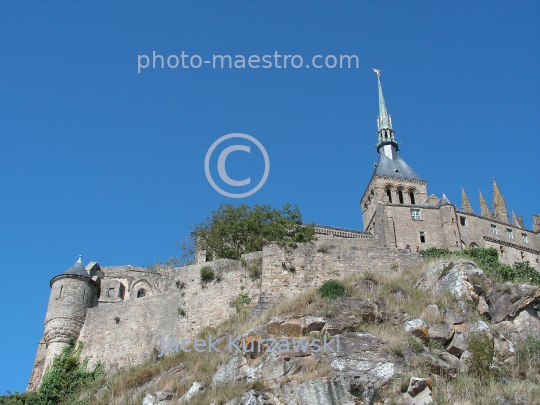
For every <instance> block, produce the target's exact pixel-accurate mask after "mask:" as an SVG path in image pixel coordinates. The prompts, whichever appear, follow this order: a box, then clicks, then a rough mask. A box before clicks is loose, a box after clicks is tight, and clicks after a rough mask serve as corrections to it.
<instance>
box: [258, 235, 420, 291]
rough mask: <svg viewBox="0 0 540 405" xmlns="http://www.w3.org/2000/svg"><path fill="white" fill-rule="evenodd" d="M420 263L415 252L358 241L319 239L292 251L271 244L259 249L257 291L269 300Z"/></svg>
mask: <svg viewBox="0 0 540 405" xmlns="http://www.w3.org/2000/svg"><path fill="white" fill-rule="evenodd" d="M421 261H422V257H421V256H420V254H418V253H409V252H406V251H405V250H404V249H392V248H380V247H374V246H369V245H366V243H365V242H364V241H362V240H358V239H341V240H340V239H326V240H324V239H323V240H319V241H317V243H315V244H306V245H299V246H298V247H297V248H296V249H286V248H283V247H280V246H278V245H275V244H272V245H268V246H265V247H264V249H263V270H262V282H261V291H262V292H263V293H264V294H265V296H266V299H268V300H271V301H272V300H277V299H278V298H279V297H293V296H295V295H297V294H298V293H301V292H304V291H306V290H307V289H309V288H311V287H317V286H319V285H321V284H322V283H324V282H325V281H327V280H330V279H335V278H340V277H344V276H346V275H348V274H351V273H354V272H360V273H363V272H367V271H371V272H374V273H379V272H390V271H396V270H397V269H400V268H403V267H407V266H410V265H414V264H417V263H420V262H421Z"/></svg>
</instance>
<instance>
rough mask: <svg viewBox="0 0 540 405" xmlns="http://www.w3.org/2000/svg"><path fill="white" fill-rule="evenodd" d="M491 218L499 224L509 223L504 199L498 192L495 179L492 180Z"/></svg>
mask: <svg viewBox="0 0 540 405" xmlns="http://www.w3.org/2000/svg"><path fill="white" fill-rule="evenodd" d="M492 205H493V217H494V218H495V219H497V220H499V221H501V222H506V223H510V221H509V220H508V210H507V209H506V203H505V202H504V197H503V196H502V194H501V192H500V191H499V187H498V186H497V182H496V181H495V177H494V178H493V202H492Z"/></svg>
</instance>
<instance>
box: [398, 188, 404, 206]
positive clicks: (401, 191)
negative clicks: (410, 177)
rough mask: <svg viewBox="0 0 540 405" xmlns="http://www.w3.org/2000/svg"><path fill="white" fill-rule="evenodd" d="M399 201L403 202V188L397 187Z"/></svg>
mask: <svg viewBox="0 0 540 405" xmlns="http://www.w3.org/2000/svg"><path fill="white" fill-rule="evenodd" d="M397 194H398V198H399V203H400V204H403V190H401V189H399V190H398V192H397Z"/></svg>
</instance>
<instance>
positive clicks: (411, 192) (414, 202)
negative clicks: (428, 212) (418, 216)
mask: <svg viewBox="0 0 540 405" xmlns="http://www.w3.org/2000/svg"><path fill="white" fill-rule="evenodd" d="M409 198H410V199H411V204H416V200H415V198H414V191H412V190H411V191H409Z"/></svg>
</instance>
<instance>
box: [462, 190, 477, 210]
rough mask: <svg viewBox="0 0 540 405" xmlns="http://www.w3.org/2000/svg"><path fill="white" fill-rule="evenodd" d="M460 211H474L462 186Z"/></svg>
mask: <svg viewBox="0 0 540 405" xmlns="http://www.w3.org/2000/svg"><path fill="white" fill-rule="evenodd" d="M461 211H464V212H470V213H474V210H473V209H472V206H471V203H470V202H469V198H468V197H467V194H466V193H465V189H464V188H463V187H461Z"/></svg>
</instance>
